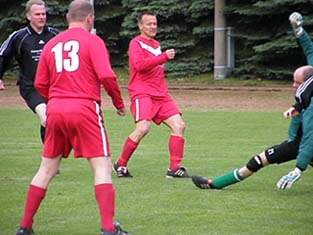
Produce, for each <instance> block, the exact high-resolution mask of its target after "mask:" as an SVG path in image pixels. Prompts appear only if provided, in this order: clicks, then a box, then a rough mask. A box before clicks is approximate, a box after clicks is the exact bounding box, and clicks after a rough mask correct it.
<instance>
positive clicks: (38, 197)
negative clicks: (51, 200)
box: [20, 185, 47, 229]
mask: <svg viewBox="0 0 313 235" xmlns="http://www.w3.org/2000/svg"><path fill="white" fill-rule="evenodd" d="M46 191H47V189H43V188H39V187H37V186H34V185H29V189H28V193H27V197H26V202H25V208H24V215H23V218H22V221H21V224H20V226H21V227H26V228H27V229H31V228H32V226H33V218H34V216H35V214H36V212H37V210H38V208H39V206H40V203H41V201H42V200H43V199H44V197H45V195H46Z"/></svg>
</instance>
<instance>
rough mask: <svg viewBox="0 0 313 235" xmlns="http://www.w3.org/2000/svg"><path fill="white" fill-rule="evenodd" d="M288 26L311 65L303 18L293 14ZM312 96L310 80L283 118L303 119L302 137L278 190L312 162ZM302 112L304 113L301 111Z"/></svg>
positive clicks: (311, 47)
mask: <svg viewBox="0 0 313 235" xmlns="http://www.w3.org/2000/svg"><path fill="white" fill-rule="evenodd" d="M289 21H290V24H291V26H292V28H293V30H294V33H295V36H296V38H297V39H298V41H299V44H300V45H301V47H302V49H303V52H304V55H305V56H306V59H307V63H308V64H309V65H313V42H312V41H311V39H310V37H309V35H308V34H307V32H306V31H305V30H304V29H303V27H302V25H303V17H302V15H301V14H300V13H298V12H293V13H292V14H291V15H290V16H289ZM312 94H313V84H312V79H310V80H307V81H306V82H305V83H304V84H303V85H301V87H299V89H298V90H297V93H296V96H295V98H296V103H295V104H294V106H293V107H292V108H290V109H288V110H287V111H286V112H285V113H284V116H285V117H295V116H297V115H298V114H299V113H301V114H302V117H303V137H302V141H301V143H300V147H299V148H300V149H299V155H298V157H297V162H296V167H295V169H294V170H292V171H290V172H289V173H288V174H287V175H285V176H283V177H281V179H280V180H279V181H278V182H277V187H278V188H279V189H288V188H291V186H292V185H293V183H294V182H296V181H297V180H298V179H300V177H301V174H302V172H303V171H305V170H306V168H307V166H308V164H309V162H310V161H312V158H313V154H311V153H312V151H313V149H312V146H313V143H312V142H311V140H312V138H313V126H312V125H311V122H310V120H312V117H313V116H312V115H313V114H312V111H313V107H312V102H311V99H312ZM302 110H304V111H302Z"/></svg>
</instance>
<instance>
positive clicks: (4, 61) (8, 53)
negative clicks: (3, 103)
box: [0, 0, 58, 141]
mask: <svg viewBox="0 0 313 235" xmlns="http://www.w3.org/2000/svg"><path fill="white" fill-rule="evenodd" d="M25 10H26V17H27V20H28V21H29V24H28V25H27V26H26V27H25V28H22V29H20V30H17V31H15V32H13V33H12V34H11V35H10V36H9V37H8V38H7V39H6V40H5V41H4V42H3V44H2V45H1V47H0V90H4V89H5V87H4V83H3V80H2V77H3V74H4V72H5V71H6V69H7V68H8V67H9V65H10V63H11V61H12V59H13V58H15V60H16V61H17V62H18V65H19V79H18V82H17V84H18V85H19V91H20V94H21V96H22V97H23V99H24V100H25V102H26V104H27V105H28V107H29V108H30V109H31V110H32V111H33V112H34V113H36V114H37V115H38V117H39V119H40V124H41V128H40V134H41V139H42V141H44V134H45V126H46V104H45V101H44V99H43V98H42V97H41V96H40V95H39V94H38V92H37V91H36V90H35V88H34V79H35V74H36V69H37V64H38V61H39V57H40V53H41V51H42V48H43V46H44V45H45V44H46V43H47V42H48V41H49V40H50V39H51V38H53V37H54V36H55V35H56V34H57V33H58V31H57V30H56V29H54V28H51V27H48V26H46V9H45V3H44V2H43V1H42V0H29V1H28V2H27V3H26V9H25Z"/></svg>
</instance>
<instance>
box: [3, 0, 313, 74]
mask: <svg viewBox="0 0 313 235" xmlns="http://www.w3.org/2000/svg"><path fill="white" fill-rule="evenodd" d="M1 2H2V4H1V6H2V7H1V9H0V19H1V20H0V31H1V34H0V41H1V42H3V41H4V40H5V38H6V37H7V36H8V35H9V34H10V33H11V32H12V31H13V30H16V29H18V28H20V27H22V26H23V25H25V24H26V21H25V17H24V12H23V10H24V4H25V2H24V1H23V2H21V1H8V0H1ZM69 2H70V1H69V0H58V1H56V0H47V1H46V3H47V5H48V7H49V9H48V24H49V25H52V26H55V27H56V28H58V29H60V30H63V29H65V28H66V22H65V20H64V19H65V18H64V16H65V12H66V9H67V5H68V4H69ZM94 4H95V10H96V22H95V28H96V29H97V34H98V35H99V36H100V37H102V38H103V39H104V40H105V42H106V44H107V46H108V48H109V51H110V55H111V60H112V64H113V66H127V47H128V42H129V41H130V39H131V38H132V37H133V36H134V35H136V34H138V30H137V26H136V14H137V12H138V11H141V10H152V11H154V12H155V13H157V15H158V21H159V31H158V35H157V39H158V40H159V41H160V42H161V44H162V47H163V49H166V48H175V49H176V50H177V57H176V59H175V60H173V61H171V62H169V63H167V64H166V67H165V69H166V71H167V73H168V74H170V75H172V76H192V75H195V74H203V73H209V72H210V71H212V70H213V66H214V61H213V60H214V55H213V52H214V45H213V44H214V1H213V0H193V1H181V0H152V1H148V0H121V1H119V0H95V1H94ZM312 9H313V2H312V0H267V1H257V0H245V1H240V0H232V1H226V7H225V14H226V19H227V26H231V27H233V37H234V41H235V69H234V70H233V75H234V76H238V77H241V78H262V79H290V74H291V73H292V71H293V70H294V69H295V68H296V67H298V66H299V65H303V64H305V63H306V61H305V58H304V56H303V54H302V50H301V49H300V48H299V45H298V44H297V41H296V39H295V37H294V35H293V31H292V29H291V27H290V25H289V21H288V16H289V15H290V14H291V13H292V12H293V11H298V12H301V13H302V14H303V16H304V20H305V21H304V27H305V29H306V30H307V31H308V33H309V34H310V32H311V30H312V29H313V10H312Z"/></svg>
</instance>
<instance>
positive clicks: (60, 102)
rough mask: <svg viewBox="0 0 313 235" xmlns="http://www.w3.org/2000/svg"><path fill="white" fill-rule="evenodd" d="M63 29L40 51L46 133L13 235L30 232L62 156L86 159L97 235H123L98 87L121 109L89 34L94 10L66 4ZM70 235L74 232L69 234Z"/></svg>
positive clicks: (103, 52) (82, 0)
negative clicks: (98, 226)
mask: <svg viewBox="0 0 313 235" xmlns="http://www.w3.org/2000/svg"><path fill="white" fill-rule="evenodd" d="M66 17H67V21H68V24H69V27H68V29H67V30H66V31H64V32H62V33H60V34H58V35H57V36H56V37H54V38H53V39H51V40H50V41H49V42H48V43H47V44H46V45H45V47H44V48H43V51H42V54H41V57H40V61H39V64H38V69H37V73H36V79H35V88H36V89H37V90H38V92H39V94H40V95H41V96H42V97H43V98H44V99H45V100H46V101H48V102H47V130H46V139H45V142H44V147H43V153H42V161H41V165H40V168H39V170H38V172H37V173H36V175H35V176H34V178H33V179H32V181H31V183H30V186H29V189H28V193H27V197H26V203H25V208H24V214H23V218H22V220H21V222H20V227H19V228H18V230H17V232H16V234H17V235H29V234H32V233H33V230H32V226H33V219H34V216H35V214H36V212H37V209H38V208H39V206H40V203H41V202H42V200H43V199H44V197H45V195H46V191H47V188H48V185H49V183H50V182H51V180H52V179H53V177H54V176H55V174H56V172H57V170H58V167H59V164H60V161H61V159H62V156H63V157H64V158H66V157H68V155H69V153H70V151H71V150H72V149H73V150H74V157H75V158H79V157H83V158H85V159H87V161H88V163H89V165H90V167H91V169H92V171H93V174H94V194H95V199H96V201H97V204H98V208H99V213H100V221H101V235H127V234H128V233H127V232H125V231H123V230H122V229H121V227H120V226H119V224H114V223H113V217H114V198H115V191H114V187H113V184H112V178H111V172H112V164H111V158H110V149H109V143H108V138H107V134H106V130H105V126H104V122H103V118H102V111H101V107H100V104H101V85H102V86H103V87H104V88H105V90H106V92H107V93H108V94H109V95H110V96H111V99H112V103H113V105H114V106H115V108H116V109H117V114H118V115H121V116H124V115H125V108H124V102H123V100H122V97H121V94H120V90H119V87H118V84H117V81H116V76H115V73H114V72H113V70H112V68H111V65H110V61H109V55H108V52H107V49H106V46H105V44H104V42H103V41H102V40H101V38H100V37H98V36H97V35H94V34H91V33H90V30H91V29H92V25H93V22H94V9H93V6H92V4H91V3H90V2H89V1H87V0H75V1H73V2H71V3H70V5H69V10H68V13H67V15H66ZM73 233H75V232H73Z"/></svg>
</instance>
